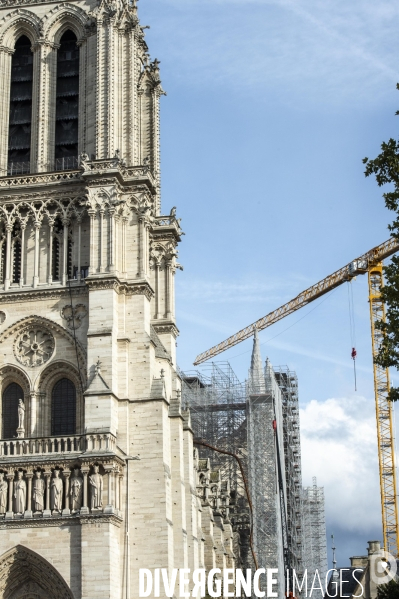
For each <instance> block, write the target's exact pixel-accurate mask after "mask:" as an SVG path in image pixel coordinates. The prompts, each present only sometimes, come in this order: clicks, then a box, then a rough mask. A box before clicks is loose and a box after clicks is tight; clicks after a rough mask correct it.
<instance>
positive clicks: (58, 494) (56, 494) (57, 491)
mask: <svg viewBox="0 0 399 599" xmlns="http://www.w3.org/2000/svg"><path fill="white" fill-rule="evenodd" d="M63 488H64V484H63V482H62V479H61V478H60V471H59V470H54V477H53V478H52V479H51V509H52V510H53V511H54V512H59V513H61V512H62V491H63Z"/></svg>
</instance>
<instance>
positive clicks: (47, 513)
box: [43, 472, 51, 518]
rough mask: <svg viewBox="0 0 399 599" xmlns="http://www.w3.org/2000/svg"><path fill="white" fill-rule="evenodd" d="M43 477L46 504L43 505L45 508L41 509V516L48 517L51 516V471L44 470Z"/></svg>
mask: <svg viewBox="0 0 399 599" xmlns="http://www.w3.org/2000/svg"><path fill="white" fill-rule="evenodd" d="M44 479H45V481H46V505H45V510H44V511H43V518H50V517H51V506H50V480H51V472H45V473H44Z"/></svg>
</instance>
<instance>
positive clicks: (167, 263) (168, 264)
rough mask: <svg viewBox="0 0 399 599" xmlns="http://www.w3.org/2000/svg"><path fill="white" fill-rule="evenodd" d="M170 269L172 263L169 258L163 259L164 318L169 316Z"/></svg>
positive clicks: (170, 315)
mask: <svg viewBox="0 0 399 599" xmlns="http://www.w3.org/2000/svg"><path fill="white" fill-rule="evenodd" d="M171 269H172V263H171V262H170V261H169V260H165V318H171V317H172V314H171V310H170V304H171V301H170V300H171V296H170V293H171Z"/></svg>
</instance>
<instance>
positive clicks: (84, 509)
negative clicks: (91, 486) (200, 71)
mask: <svg viewBox="0 0 399 599" xmlns="http://www.w3.org/2000/svg"><path fill="white" fill-rule="evenodd" d="M81 472H82V474H83V504H82V507H81V509H80V513H81V514H89V513H90V510H89V507H88V488H87V485H88V481H87V477H88V475H89V468H87V467H86V468H81Z"/></svg>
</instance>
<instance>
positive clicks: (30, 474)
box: [0, 0, 234, 599]
mask: <svg viewBox="0 0 399 599" xmlns="http://www.w3.org/2000/svg"><path fill="white" fill-rule="evenodd" d="M0 77H1V81H2V86H1V91H0V138H1V139H0V380H1V393H2V400H1V402H0V406H1V407H0V409H1V415H0V416H1V439H0V596H1V597H4V598H5V599H17V598H18V599H50V598H57V599H61V598H62V599H72V598H74V599H83V598H84V599H121V598H122V599H130V598H136V597H138V596H139V570H140V569H141V568H146V569H150V570H152V569H155V568H166V569H167V570H168V571H171V570H172V569H173V568H190V569H191V570H193V569H196V568H201V567H204V568H206V569H207V570H209V569H211V568H212V567H229V566H230V567H233V564H234V555H233V553H232V537H233V533H232V529H231V525H230V524H229V517H228V511H229V509H228V504H229V497H228V493H227V491H223V485H222V484H221V481H220V480H219V478H220V477H219V478H218V475H217V473H216V474H215V473H213V475H212V473H211V471H210V464H209V462H208V461H207V460H199V458H198V455H197V453H196V451H195V450H194V447H193V434H192V430H191V425H190V415H189V412H188V411H187V410H183V409H182V406H181V394H180V387H181V380H180V377H179V374H178V372H177V366H176V349H175V348H176V337H177V335H178V329H177V327H176V321H175V307H174V306H175V298H174V278H175V273H176V270H177V269H179V268H180V265H179V264H178V262H177V249H176V248H177V245H178V243H179V241H180V239H181V235H182V230H181V227H180V220H179V219H178V218H177V217H176V210H175V208H172V209H169V210H168V211H167V214H166V215H163V214H162V211H161V200H160V149H159V148H160V139H159V137H160V136H159V102H160V97H161V96H162V95H163V94H164V92H163V90H162V86H161V81H160V74H159V62H158V61H157V60H154V61H151V60H150V58H149V55H148V48H147V45H146V42H145V40H144V31H143V28H142V27H141V26H140V23H139V19H138V16H137V7H136V0H128V1H124V0H115V1H112V0H110V1H106V0H99V1H97V0H71V1H61V2H60V1H58V2H57V1H52V0H50V1H49V0H0ZM212 481H213V482H212ZM162 593H163V591H162V590H161V597H162V596H163V595H162Z"/></svg>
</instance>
